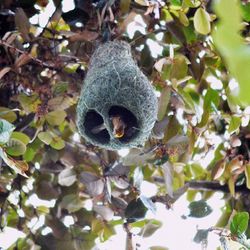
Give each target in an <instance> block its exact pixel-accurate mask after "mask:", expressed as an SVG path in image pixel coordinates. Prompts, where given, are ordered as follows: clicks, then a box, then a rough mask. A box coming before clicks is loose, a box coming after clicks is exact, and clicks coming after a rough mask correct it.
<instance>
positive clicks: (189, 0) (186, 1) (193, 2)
mask: <svg viewBox="0 0 250 250" xmlns="http://www.w3.org/2000/svg"><path fill="white" fill-rule="evenodd" d="M200 4H201V2H200V0H183V3H182V5H183V7H190V8H197V7H198V6H200Z"/></svg>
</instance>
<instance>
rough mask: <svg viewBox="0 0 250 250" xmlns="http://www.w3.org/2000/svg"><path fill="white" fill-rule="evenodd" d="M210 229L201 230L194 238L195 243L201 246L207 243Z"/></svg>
mask: <svg viewBox="0 0 250 250" xmlns="http://www.w3.org/2000/svg"><path fill="white" fill-rule="evenodd" d="M208 233H209V229H199V230H197V233H196V235H195V237H194V242H196V243H198V244H200V243H202V242H204V241H207V238H208Z"/></svg>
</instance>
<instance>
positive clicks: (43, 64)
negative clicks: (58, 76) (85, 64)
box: [0, 39, 59, 69]
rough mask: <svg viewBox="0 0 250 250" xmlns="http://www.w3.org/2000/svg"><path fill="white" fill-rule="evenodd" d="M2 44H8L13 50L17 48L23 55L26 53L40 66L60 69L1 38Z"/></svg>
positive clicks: (0, 42) (0, 43)
mask: <svg viewBox="0 0 250 250" xmlns="http://www.w3.org/2000/svg"><path fill="white" fill-rule="evenodd" d="M0 45H3V46H6V47H8V48H11V49H13V50H15V51H16V52H19V53H20V54H22V55H26V56H27V57H28V58H29V59H31V60H32V61H34V62H36V63H38V64H39V65H40V66H42V67H46V68H50V69H59V68H58V67H57V66H55V65H54V64H47V63H45V62H43V61H42V60H40V59H38V58H35V57H33V56H32V55H31V54H30V53H28V52H26V51H23V50H20V49H18V48H16V47H14V46H12V45H10V44H8V43H7V42H5V41H3V40H1V39H0Z"/></svg>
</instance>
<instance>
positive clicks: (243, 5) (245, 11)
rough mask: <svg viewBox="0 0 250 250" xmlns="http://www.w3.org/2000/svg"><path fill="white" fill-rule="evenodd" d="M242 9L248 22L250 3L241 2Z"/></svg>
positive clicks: (249, 19) (249, 18) (249, 20)
mask: <svg viewBox="0 0 250 250" xmlns="http://www.w3.org/2000/svg"><path fill="white" fill-rule="evenodd" d="M241 11H242V16H243V19H244V20H245V21H247V22H250V3H245V4H243V3H242V2H241Z"/></svg>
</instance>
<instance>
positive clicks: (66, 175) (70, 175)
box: [58, 168, 76, 187]
mask: <svg viewBox="0 0 250 250" xmlns="http://www.w3.org/2000/svg"><path fill="white" fill-rule="evenodd" d="M75 181H76V173H75V171H74V170H73V169H67V168H66V169H64V170H63V171H62V172H61V173H60V174H59V175H58V183H59V184H60V185H61V186H66V187H69V186H71V185H72V184H73V183H74V182H75Z"/></svg>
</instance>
